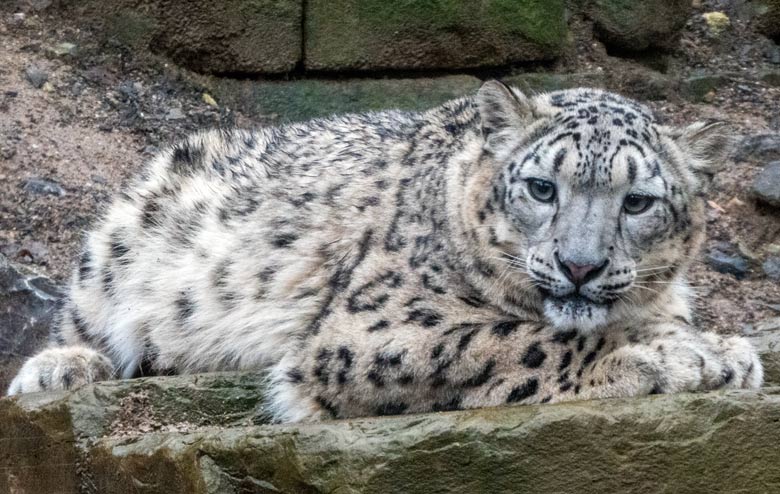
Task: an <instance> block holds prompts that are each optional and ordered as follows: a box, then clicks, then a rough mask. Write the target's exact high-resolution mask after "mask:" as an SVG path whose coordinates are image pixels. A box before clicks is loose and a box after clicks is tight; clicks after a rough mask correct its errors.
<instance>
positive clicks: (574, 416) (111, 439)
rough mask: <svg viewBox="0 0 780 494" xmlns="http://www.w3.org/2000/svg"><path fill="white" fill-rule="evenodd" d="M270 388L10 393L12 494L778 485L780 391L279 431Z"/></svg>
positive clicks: (166, 385)
mask: <svg viewBox="0 0 780 494" xmlns="http://www.w3.org/2000/svg"><path fill="white" fill-rule="evenodd" d="M264 382H265V381H264V376H263V375H261V374H256V373H254V374H214V375H200V376H181V377H165V378H147V379H138V380H133V381H116V382H107V383H98V384H95V385H92V386H88V387H85V388H82V389H80V390H77V391H75V392H71V393H50V394H45V393H44V394H33V395H25V396H22V397H18V398H14V399H4V400H0V441H1V442H2V443H3V445H4V447H3V448H0V469H2V471H3V472H5V474H4V475H1V476H0V492H13V491H14V489H16V491H17V492H25V493H27V494H38V493H44V492H45V493H50V492H112V493H125V492H127V493H129V492H133V493H153V492H155V493H156V492H166V493H188V494H189V493H211V492H225V493H239V492H284V493H320V492H322V493H324V492H343V493H366V494H371V493H387V492H404V493H409V494H415V493H450V492H452V493H455V492H463V493H471V492H492V493H504V492H506V493H509V492H518V491H522V492H530V493H536V492H540V493H541V492H556V493H557V492H576V493H591V492H592V493H603V492H623V493H635V492H636V493H645V492H658V491H659V486H663V490H664V491H668V492H676V493H683V494H684V493H698V492H775V491H777V490H778V489H780V469H777V468H776V465H777V464H778V462H780V450H778V448H777V444H780V428H778V427H777V422H778V421H780V389H778V388H766V389H764V390H762V391H729V392H715V393H701V394H679V395H655V396H650V397H646V398H640V399H618V400H603V401H591V402H573V403H565V404H559V405H542V406H517V407H507V408H492V409H482V410H471V411H463V412H450V413H437V414H426V415H408V416H397V417H382V418H365V419H356V420H347V421H331V422H323V423H317V424H297V425H268V422H267V421H268V418H267V415H266V413H265V410H263V408H262V404H261V397H262V394H263V390H264ZM47 489H48V490H47Z"/></svg>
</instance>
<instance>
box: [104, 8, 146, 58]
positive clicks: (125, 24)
mask: <svg viewBox="0 0 780 494" xmlns="http://www.w3.org/2000/svg"><path fill="white" fill-rule="evenodd" d="M157 28H158V26H157V23H156V22H155V21H154V19H152V18H151V17H148V16H146V15H144V14H143V13H141V12H138V11H133V10H122V11H120V12H117V13H116V14H113V15H109V16H107V17H106V34H107V35H108V36H109V37H113V38H116V39H117V41H119V42H120V43H122V44H123V45H126V46H129V47H131V48H135V49H140V48H146V46H147V45H148V43H149V41H150V39H151V37H152V36H153V35H154V33H155V32H156V31H157Z"/></svg>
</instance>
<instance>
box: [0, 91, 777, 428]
mask: <svg viewBox="0 0 780 494" xmlns="http://www.w3.org/2000/svg"><path fill="white" fill-rule="evenodd" d="M725 144H726V140H725V138H724V137H723V134H722V133H720V132H719V131H718V130H717V128H716V127H715V126H713V125H707V124H694V125H692V126H690V127H687V128H685V129H672V128H667V127H664V126H662V125H659V124H658V123H657V122H656V120H655V118H654V117H653V115H652V114H651V112H650V111H649V110H648V109H647V108H645V107H643V106H641V105H640V104H638V103H636V102H633V101H630V100H627V99H624V98H622V97H620V96H617V95H614V94H610V93H606V92H601V91H597V90H590V89H578V90H571V91H563V92H555V93H550V94H542V95H539V96H536V97H534V98H527V97H525V96H524V95H522V94H521V93H520V92H519V91H517V90H514V89H510V88H507V87H506V86H503V85H501V84H499V83H496V82H489V83H486V84H485V85H484V86H483V87H482V89H481V90H480V91H479V93H478V94H477V95H476V96H474V97H468V98H463V99H458V100H454V101H451V102H449V103H446V104H444V105H442V106H440V107H438V108H434V109H432V110H429V111H427V112H423V113H406V112H398V111H387V112H381V113H367V114H361V115H348V116H340V117H333V118H329V119H321V120H313V121H310V122H307V123H300V124H291V125H287V126H283V127H278V128H269V129H263V130H259V131H257V132H243V131H231V132H216V131H214V132H207V133H202V134H198V135H195V136H193V137H191V138H189V139H188V140H187V141H185V142H182V143H180V144H178V145H176V146H174V147H173V148H171V149H169V150H167V151H164V152H163V153H162V154H160V155H159V156H158V157H157V158H156V159H154V160H153V162H152V163H151V164H150V166H149V167H148V168H147V170H146V171H145V172H144V173H143V174H142V175H141V176H140V177H139V178H138V179H137V181H136V182H135V183H134V184H133V185H132V186H131V187H129V188H128V189H127V190H126V191H125V192H124V193H123V194H121V195H120V196H119V197H118V198H117V199H116V201H115V202H114V204H113V205H112V206H111V208H110V209H109V211H108V213H107V215H106V216H105V218H104V219H103V220H102V221H101V222H100V223H99V224H98V225H97V228H96V229H95V230H93V231H92V232H91V233H90V234H89V236H88V237H87V241H86V244H85V246H84V254H83V255H82V256H81V257H80V264H79V266H78V268H77V269H76V271H75V273H74V276H73V281H72V285H71V290H70V293H69V296H68V299H67V301H66V302H65V304H64V308H63V310H62V312H61V314H60V323H59V325H58V327H57V329H56V334H55V341H57V342H58V345H57V346H54V347H52V348H50V349H48V350H46V351H45V352H43V353H42V354H40V355H39V356H36V357H34V358H33V359H31V360H30V361H28V362H27V363H26V364H25V365H24V367H23V368H22V370H21V372H20V374H19V376H18V377H17V378H16V379H15V380H14V382H13V383H12V385H11V388H10V390H9V392H10V394H17V393H23V392H31V391H38V390H41V389H54V388H69V387H73V386H75V385H80V384H82V383H84V382H89V381H91V380H95V379H101V378H105V377H108V374H109V373H110V369H111V366H112V367H113V375H115V376H117V377H125V378H127V377H133V376H138V375H148V374H159V373H167V372H178V373H189V372H202V371H216V370H233V369H268V370H269V372H270V375H271V388H270V389H271V392H270V393H269V395H268V402H269V406H270V407H271V409H272V410H274V412H275V414H276V417H277V419H279V420H280V421H300V420H318V419H323V418H339V417H352V416H360V415H372V414H379V415H382V414H398V413H412V412H429V411H446V410H457V409H462V408H474V407H482V406H493V405H502V404H528V403H548V402H560V401H566V400H574V399H587V398H603V397H615V396H636V395H644V394H649V393H658V392H662V393H666V392H677V391H692V390H701V389H716V388H723V387H732V388H743V387H747V388H754V387H757V386H759V385H760V384H761V381H762V369H761V364H760V362H759V361H758V359H757V356H756V352H755V351H754V350H753V349H752V348H751V347H750V346H749V345H748V344H747V343H746V342H745V340H743V339H741V338H736V337H732V338H723V337H720V336H717V335H715V334H712V333H708V332H701V331H699V330H697V329H694V328H692V327H691V326H690V324H689V321H690V313H689V308H688V302H687V288H686V285H685V272H686V269H687V267H688V264H689V263H690V260H691V259H692V257H694V256H695V255H696V252H697V249H698V247H699V245H700V243H701V241H702V237H703V229H704V213H703V209H702V200H701V196H702V195H703V194H704V193H705V190H706V186H707V183H708V181H709V177H710V176H711V175H712V173H714V171H715V170H716V168H717V166H718V165H719V164H720V163H722V162H723V159H722V153H723V150H724V149H725ZM534 187H536V188H534ZM550 187H552V189H550ZM537 189H538V190H537ZM535 190H536V192H534V191H535ZM550 190H552V191H553V193H552V195H551V197H547V194H548V193H549V192H550ZM540 191H541V192H540ZM541 195H544V196H545V197H541ZM540 197H541V199H540ZM632 197H633V198H634V199H633V200H634V202H637V203H638V204H639V205H642V204H645V203H644V202H643V201H645V200H647V201H649V203H650V207H649V208H648V209H647V210H645V211H643V212H641V213H639V214H635V211H634V212H632V213H629V210H628V209H627V208H628V205H629V203H628V202H627V201H630V200H632V199H631V198H632ZM636 197H640V199H636ZM642 198H645V199H642ZM647 198H652V201H651V200H650V199H647ZM548 199H550V200H548ZM634 209H638V208H634ZM597 268H598V269H597ZM577 273H579V274H577ZM583 273H585V274H583ZM109 361H110V365H109V364H108V362H109ZM64 369H70V370H69V371H68V372H65V371H64ZM74 369H75V370H74ZM93 371H94V372H93ZM65 375H70V376H71V377H70V378H69V379H65V377H64V376H65ZM74 375H77V376H79V378H78V379H74V378H73V376H74Z"/></svg>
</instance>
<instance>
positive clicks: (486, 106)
mask: <svg viewBox="0 0 780 494" xmlns="http://www.w3.org/2000/svg"><path fill="white" fill-rule="evenodd" d="M477 106H478V108H479V116H480V119H481V120H482V135H483V137H484V138H485V150H488V151H495V150H496V149H497V148H498V147H499V146H500V145H501V144H502V143H504V142H506V140H507V139H509V138H510V137H511V136H512V135H513V134H514V135H515V136H516V135H517V134H518V133H520V132H521V131H522V130H523V129H524V128H527V127H528V125H529V124H530V123H531V122H533V121H534V120H535V116H534V110H533V104H532V102H531V100H530V99H529V98H527V97H526V96H525V95H524V94H523V93H521V92H520V90H518V89H515V88H510V87H509V86H507V85H506V84H504V83H503V82H499V81H487V82H486V83H484V84H483V85H482V87H480V88H479V91H478V92H477Z"/></svg>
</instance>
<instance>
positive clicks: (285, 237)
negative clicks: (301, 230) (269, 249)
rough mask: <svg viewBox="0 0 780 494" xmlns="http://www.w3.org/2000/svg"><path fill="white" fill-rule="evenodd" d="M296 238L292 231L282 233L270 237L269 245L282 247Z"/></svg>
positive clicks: (290, 243) (288, 244)
mask: <svg viewBox="0 0 780 494" xmlns="http://www.w3.org/2000/svg"><path fill="white" fill-rule="evenodd" d="M296 240H298V235H296V234H294V233H282V234H280V235H277V236H275V237H274V238H273V239H271V245H273V246H274V247H276V248H277V249H284V248H286V247H289V246H290V245H292V244H293V242H295V241H296Z"/></svg>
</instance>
